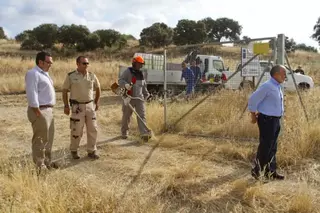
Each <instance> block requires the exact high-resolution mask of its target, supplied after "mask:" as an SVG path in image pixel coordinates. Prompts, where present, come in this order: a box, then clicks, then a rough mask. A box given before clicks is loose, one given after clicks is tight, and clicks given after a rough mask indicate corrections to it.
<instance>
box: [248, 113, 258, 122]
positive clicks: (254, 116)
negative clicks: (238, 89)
mask: <svg viewBox="0 0 320 213" xmlns="http://www.w3.org/2000/svg"><path fill="white" fill-rule="evenodd" d="M250 115H251V123H253V124H255V123H257V120H258V114H257V113H255V112H251V113H250Z"/></svg>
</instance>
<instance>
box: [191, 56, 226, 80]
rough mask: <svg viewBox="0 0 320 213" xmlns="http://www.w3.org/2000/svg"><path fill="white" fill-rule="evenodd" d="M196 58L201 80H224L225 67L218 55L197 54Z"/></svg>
mask: <svg viewBox="0 0 320 213" xmlns="http://www.w3.org/2000/svg"><path fill="white" fill-rule="evenodd" d="M197 59H199V61H200V70H201V74H202V81H203V82H207V81H209V82H211V83H213V82H215V83H221V80H226V75H224V73H223V72H224V71H225V70H226V69H225V66H224V63H223V60H222V58H221V57H220V56H211V55H197ZM227 70H228V69H227Z"/></svg>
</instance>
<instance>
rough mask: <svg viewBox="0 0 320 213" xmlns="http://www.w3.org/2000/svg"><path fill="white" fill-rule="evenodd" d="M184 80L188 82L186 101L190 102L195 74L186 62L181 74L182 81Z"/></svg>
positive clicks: (183, 64)
mask: <svg viewBox="0 0 320 213" xmlns="http://www.w3.org/2000/svg"><path fill="white" fill-rule="evenodd" d="M183 78H184V79H185V81H186V84H187V88H186V99H187V100H189V98H190V96H191V95H192V92H193V85H194V74H193V72H192V70H191V69H189V67H187V64H186V63H185V62H183V63H182V74H181V81H182V80H183Z"/></svg>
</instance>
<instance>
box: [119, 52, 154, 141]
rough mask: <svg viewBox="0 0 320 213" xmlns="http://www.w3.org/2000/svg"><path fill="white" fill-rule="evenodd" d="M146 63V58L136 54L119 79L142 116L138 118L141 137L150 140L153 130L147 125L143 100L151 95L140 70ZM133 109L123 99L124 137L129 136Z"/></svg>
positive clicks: (122, 130) (133, 105)
mask: <svg viewBox="0 0 320 213" xmlns="http://www.w3.org/2000/svg"><path fill="white" fill-rule="evenodd" d="M143 65H144V59H143V58H142V57H141V56H136V57H134V58H133V59H132V67H128V69H126V70H125V71H124V72H123V73H122V75H121V76H120V78H119V80H118V84H119V86H120V87H121V88H125V89H126V90H127V91H128V92H127V94H128V95H130V96H131V97H132V99H131V100H130V104H131V106H132V107H133V108H134V109H135V110H136V112H137V114H138V115H139V116H140V117H141V120H142V121H141V120H140V118H137V121H138V128H139V132H140V135H141V138H142V139H143V140H145V141H148V140H149V139H150V138H151V131H150V130H149V129H148V128H147V127H146V125H145V124H146V116H145V114H146V113H145V104H144V101H143V100H147V99H148V98H149V96H150V94H149V92H148V90H147V84H146V81H145V80H144V76H143V73H142V71H141V70H140V69H141V68H142V66H143ZM132 112H133V111H132V109H131V108H130V107H129V106H128V104H126V103H125V101H123V104H122V113H123V114H122V123H121V135H122V138H123V139H126V138H128V131H129V124H130V118H131V115H132Z"/></svg>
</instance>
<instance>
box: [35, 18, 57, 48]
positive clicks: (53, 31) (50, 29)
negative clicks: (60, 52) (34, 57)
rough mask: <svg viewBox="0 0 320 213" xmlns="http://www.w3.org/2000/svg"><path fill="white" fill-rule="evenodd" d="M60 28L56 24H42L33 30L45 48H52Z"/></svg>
mask: <svg viewBox="0 0 320 213" xmlns="http://www.w3.org/2000/svg"><path fill="white" fill-rule="evenodd" d="M58 30H59V27H58V25H56V24H41V25H39V26H38V27H36V28H34V29H33V30H32V35H33V36H34V37H35V38H36V40H37V41H38V42H39V43H40V44H42V46H43V48H52V47H53V45H54V44H55V43H56V42H57V40H58Z"/></svg>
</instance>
